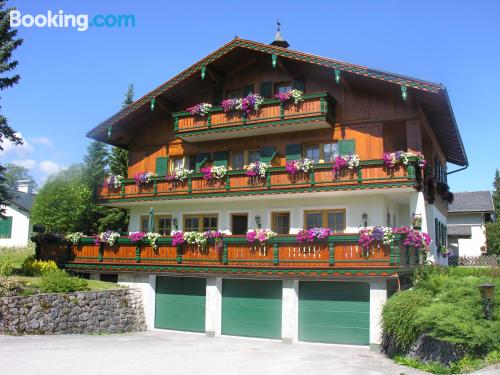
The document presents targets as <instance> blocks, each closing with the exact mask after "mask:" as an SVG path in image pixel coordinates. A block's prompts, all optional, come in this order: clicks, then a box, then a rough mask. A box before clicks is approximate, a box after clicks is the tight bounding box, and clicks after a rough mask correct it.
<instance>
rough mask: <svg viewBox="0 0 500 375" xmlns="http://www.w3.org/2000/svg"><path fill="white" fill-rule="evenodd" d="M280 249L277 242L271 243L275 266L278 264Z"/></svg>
mask: <svg viewBox="0 0 500 375" xmlns="http://www.w3.org/2000/svg"><path fill="white" fill-rule="evenodd" d="M279 255H280V249H279V244H278V243H276V242H275V243H273V265H275V266H277V265H278V264H279Z"/></svg>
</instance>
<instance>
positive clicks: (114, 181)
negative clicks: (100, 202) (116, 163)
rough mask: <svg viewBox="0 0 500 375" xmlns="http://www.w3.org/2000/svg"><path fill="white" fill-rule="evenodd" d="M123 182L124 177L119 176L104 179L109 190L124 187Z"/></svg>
mask: <svg viewBox="0 0 500 375" xmlns="http://www.w3.org/2000/svg"><path fill="white" fill-rule="evenodd" d="M122 182H123V176H121V175H119V174H117V175H111V176H108V177H106V178H105V179H104V186H105V187H107V188H108V189H118V188H119V187H120V186H121V185H122Z"/></svg>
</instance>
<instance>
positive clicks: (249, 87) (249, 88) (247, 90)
mask: <svg viewBox="0 0 500 375" xmlns="http://www.w3.org/2000/svg"><path fill="white" fill-rule="evenodd" d="M253 90H254V88H253V85H245V86H243V96H247V95H248V94H251V93H253Z"/></svg>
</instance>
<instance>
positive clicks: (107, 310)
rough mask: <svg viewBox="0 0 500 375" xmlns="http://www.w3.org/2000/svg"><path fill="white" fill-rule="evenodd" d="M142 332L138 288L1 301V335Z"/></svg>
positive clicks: (141, 314) (17, 297)
mask: <svg viewBox="0 0 500 375" xmlns="http://www.w3.org/2000/svg"><path fill="white" fill-rule="evenodd" d="M145 329H146V323H145V318H144V308H143V302H142V295H141V291H140V290H138V289H128V288H127V289H125V288H124V289H113V290H104V291H91V292H75V293H57V294H56V293H54V294H38V295H33V296H26V297H23V296H16V297H1V298H0V334H10V335H23V334H68V333H119V332H134V331H143V330H145Z"/></svg>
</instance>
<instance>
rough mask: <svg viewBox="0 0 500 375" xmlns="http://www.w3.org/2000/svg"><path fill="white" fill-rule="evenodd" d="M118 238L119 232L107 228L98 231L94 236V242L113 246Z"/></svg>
mask: <svg viewBox="0 0 500 375" xmlns="http://www.w3.org/2000/svg"><path fill="white" fill-rule="evenodd" d="M118 238H120V233H118V232H113V231H112V230H107V231H106V232H102V233H99V234H98V235H97V236H96V237H95V243H96V245H98V244H99V243H101V242H104V243H107V244H108V245H109V246H113V245H114V244H115V242H116V240H117V239H118Z"/></svg>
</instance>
